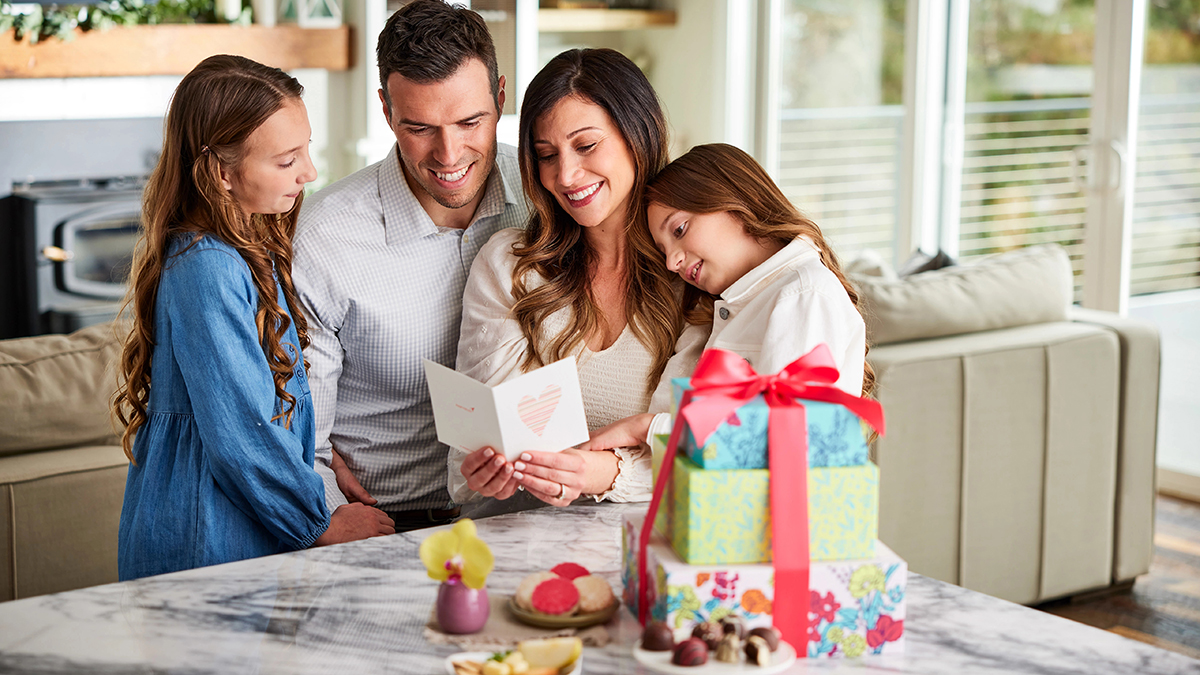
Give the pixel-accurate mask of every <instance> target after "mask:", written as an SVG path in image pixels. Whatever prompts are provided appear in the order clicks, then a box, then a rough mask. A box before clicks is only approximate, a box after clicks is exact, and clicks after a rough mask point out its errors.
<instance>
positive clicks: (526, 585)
mask: <svg viewBox="0 0 1200 675" xmlns="http://www.w3.org/2000/svg"><path fill="white" fill-rule="evenodd" d="M555 578H557V575H555V574H554V572H534V573H533V574H530V575H529V576H527V577H525V578H524V579H522V580H521V583H520V584H519V585H518V586H517V592H516V593H515V594H514V595H513V602H515V603H517V607H520V608H521V609H533V589H535V588H537V586H538V584H540V583H542V582H543V581H545V580H547V579H555Z"/></svg>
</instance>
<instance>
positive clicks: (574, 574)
mask: <svg viewBox="0 0 1200 675" xmlns="http://www.w3.org/2000/svg"><path fill="white" fill-rule="evenodd" d="M550 571H551V572H554V573H555V574H557V575H558V576H560V577H562V578H564V579H567V580H568V581H574V580H575V579H578V578H579V577H586V576H587V575H589V574H591V572H589V571H587V568H586V567H584V566H583V565H580V564H578V563H573V562H565V563H559V564H558V565H555V566H554V567H551V568H550Z"/></svg>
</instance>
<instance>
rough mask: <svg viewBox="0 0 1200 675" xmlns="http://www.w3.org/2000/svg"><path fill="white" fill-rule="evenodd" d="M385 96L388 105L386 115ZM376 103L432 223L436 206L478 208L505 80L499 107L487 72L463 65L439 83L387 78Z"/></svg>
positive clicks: (475, 62) (475, 63)
mask: <svg viewBox="0 0 1200 675" xmlns="http://www.w3.org/2000/svg"><path fill="white" fill-rule="evenodd" d="M384 96H388V97H389V98H390V99H391V102H392V106H391V114H390V115H389V114H388V105H387V99H385V98H384ZM379 97H380V101H381V102H382V103H383V112H384V115H385V116H387V118H388V124H389V126H391V128H392V132H393V133H394V134H396V141H397V143H399V145H400V162H401V165H402V166H403V167H404V176H405V179H406V180H407V181H408V185H409V187H410V188H411V189H412V191H413V194H414V195H416V197H417V201H419V202H421V205H422V206H423V207H425V210H426V211H427V212H429V214H430V215H431V216H435V217H434V221H435V222H437V221H438V218H437V217H436V214H435V212H436V211H437V210H438V207H439V206H440V207H441V208H443V209H461V208H463V207H471V208H472V209H473V208H474V207H475V206H478V204H479V201H480V200H481V199H482V197H483V188H484V186H486V185H487V179H488V176H489V175H490V174H491V171H492V166H493V165H494V164H495V162H496V123H497V122H499V120H500V113H499V109H500V108H502V107H503V106H504V78H503V77H501V78H500V94H499V97H498V98H499V101H496V100H493V99H492V94H491V87H490V86H489V84H488V71H487V67H486V66H484V65H483V62H482V61H480V60H479V59H468V60H467V61H466V62H465V63H463V65H462V66H461V67H459V69H458V70H457V71H456V72H455V73H454V74H453V75H451V76H450V77H449V78H447V79H445V80H442V81H441V82H433V83H429V84H421V83H418V82H413V81H412V80H409V79H407V78H405V77H404V76H402V75H400V74H398V73H392V74H391V76H390V77H388V81H387V92H386V93H385V92H384V91H383V90H380V91H379ZM435 204H436V206H435Z"/></svg>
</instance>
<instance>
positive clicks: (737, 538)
mask: <svg viewBox="0 0 1200 675" xmlns="http://www.w3.org/2000/svg"><path fill="white" fill-rule="evenodd" d="M665 446H666V437H665V436H658V437H656V438H655V448H654V473H655V477H656V478H657V475H658V472H659V469H660V466H659V464H660V463H661V458H662V454H663V451H664V450H665ZM769 485H770V471H769V470H768V469H723V470H710V469H701V468H700V467H699V466H697V465H696V464H695V463H694V462H692V461H691V460H690V459H688V458H687V457H682V456H679V455H676V457H675V469H674V471H673V481H672V482H671V483H670V485H669V487H668V492H667V494H666V495H664V499H663V503H662V505H661V506H660V507H659V513H658V518H657V519H656V521H655V529H657V530H659V531H660V532H662V533H663V534H664V535H666V538H667V540H668V541H670V542H671V546H672V547H673V548H674V549H675V552H676V553H678V554H679V557H680V558H682V559H683V560H684V561H685V562H687V563H689V564H693V565H715V564H741V563H757V562H770V561H771V536H772V535H771V514H770V507H769V503H770V491H769ZM878 522H879V470H878V469H877V468H876V467H875V465H874V464H871V463H870V462H868V463H866V464H863V465H860V466H847V467H815V468H809V470H808V529H809V555H810V557H811V559H812V560H849V559H854V558H870V557H871V556H872V555H874V553H875V548H874V547H875V538H876V535H877V532H878Z"/></svg>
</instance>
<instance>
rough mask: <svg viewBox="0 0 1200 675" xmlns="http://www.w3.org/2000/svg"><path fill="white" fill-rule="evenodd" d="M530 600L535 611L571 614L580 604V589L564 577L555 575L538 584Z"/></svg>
mask: <svg viewBox="0 0 1200 675" xmlns="http://www.w3.org/2000/svg"><path fill="white" fill-rule="evenodd" d="M529 601H530V602H531V603H533V609H534V611H535V612H541V613H543V614H557V615H562V614H571V613H572V612H574V611H575V608H576V607H578V606H579V589H577V588H575V584H573V583H571V582H570V581H567V580H566V579H563V578H562V577H554V578H553V579H547V580H545V581H543V582H542V583H540V584H538V585H537V588H535V589H533V596H532V597H531V598H530V599H529Z"/></svg>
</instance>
